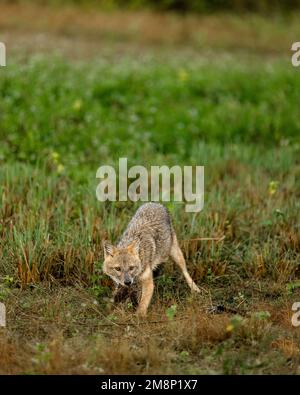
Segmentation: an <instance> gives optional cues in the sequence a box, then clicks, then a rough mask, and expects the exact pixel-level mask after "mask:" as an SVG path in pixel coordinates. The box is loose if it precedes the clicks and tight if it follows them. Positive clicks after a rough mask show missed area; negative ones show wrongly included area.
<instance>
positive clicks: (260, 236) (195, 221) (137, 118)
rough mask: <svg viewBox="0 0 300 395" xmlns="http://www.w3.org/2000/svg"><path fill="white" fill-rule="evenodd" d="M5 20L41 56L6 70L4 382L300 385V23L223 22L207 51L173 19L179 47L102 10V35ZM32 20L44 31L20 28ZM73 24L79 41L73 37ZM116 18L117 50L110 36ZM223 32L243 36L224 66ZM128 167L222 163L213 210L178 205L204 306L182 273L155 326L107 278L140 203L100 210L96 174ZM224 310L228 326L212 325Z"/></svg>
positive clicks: (0, 265)
mask: <svg viewBox="0 0 300 395" xmlns="http://www.w3.org/2000/svg"><path fill="white" fill-rule="evenodd" d="M6 7H7V9H6V18H4V17H2V18H3V19H1V17H0V33H1V35H2V36H3V37H7V40H8V42H11V43H13V41H14V38H15V39H17V38H19V37H21V36H22V37H23V40H24V41H22V45H21V46H20V47H18V45H16V42H15V43H14V45H12V47H13V54H12V57H11V58H10V59H9V63H8V66H7V67H6V68H5V69H0V114H1V115H0V139H1V145H0V163H1V167H0V188H1V205H0V211H1V215H0V301H1V302H3V303H5V305H6V308H7V327H6V328H0V373H22V374H33V373H46V374H53V373H57V374H60V373H67V374H72V373H80V374H91V373H92V374H101V373H106V374H110V373H111V374H117V373H134V374H139V373H155V374H158V373H187V374H191V373H194V374H203V373H208V374H215V373H220V374H266V373H268V374H271V373H272V374H273V373H286V374H299V373H300V348H299V342H300V329H299V328H295V327H293V326H292V324H291V316H292V313H293V312H292V304H293V303H294V302H297V301H300V281H299V274H300V267H299V264H300V224H299V209H300V203H299V202H300V200H299V198H300V178H299V171H300V160H299V158H300V138H299V137H300V119H299V99H300V74H299V70H297V69H295V68H293V67H292V66H291V63H290V54H289V49H290V44H291V42H290V41H289V40H290V39H292V38H293V37H294V39H293V40H292V42H293V41H297V37H296V36H294V35H293V34H294V32H297V29H298V28H297V26H298V25H297V26H296V24H295V23H292V22H291V21H290V23H289V22H288V21H284V20H281V19H280V18H278V19H275V20H272V21H263V20H262V19H261V18H260V17H257V18H255V17H253V16H251V17H249V19H248V20H246V22H242V21H241V20H239V18H238V17H234V18H233V17H232V18H230V17H228V16H225V17H224V16H213V17H211V18H212V19H209V18H208V17H206V18H207V19H206V21H204V24H203V26H202V27H201V28H199V29H200V30H199V31H198V33H199V34H200V36H201V34H202V33H203V31H204V30H205V29H207V31H206V32H207V36H205V34H204V37H206V41H205V42H204V41H199V42H200V43H202V44H201V45H200V44H199V42H198V41H197V40H196V39H195V37H196V36H193V35H191V34H187V33H186V32H187V31H189V30H185V33H186V35H185V36H184V37H185V39H184V40H186V41H184V40H183V42H181V41H180V39H179V37H182V35H181V34H180V33H178V32H179V31H181V29H182V21H181V20H180V18H178V17H176V18H175V17H174V16H168V15H164V16H161V18H173V19H172V21H173V25H172V26H173V33H174V37H175V38H176V37H178V39H176V40H174V42H172V43H171V44H170V42H166V41H165V40H164V39H159V37H164V35H165V31H163V32H161V36H159V35H158V36H157V39H156V41H155V40H154V41H153V36H151V34H150V38H149V35H148V36H147V34H146V33H145V32H147V31H148V30H147V29H146V27H145V26H148V25H147V23H148V24H149V26H151V23H153V21H154V20H155V16H153V15H146V16H145V15H144V14H134V15H135V18H137V20H140V19H138V18H141V19H142V20H143V21H148V22H145V23H146V25H145V24H142V26H143V30H142V32H141V35H138V36H139V38H137V39H136V38H135V34H132V36H130V35H128V34H125V33H126V32H125V33H124V29H125V30H126V28H125V27H124V29H123V30H122V27H120V25H118V23H117V22H116V21H117V20H118V18H117V16H116V14H113V15H110V16H109V15H106V14H105V16H103V14H101V13H99V14H97V13H96V14H95V16H94V22H93V23H94V25H93V23H91V24H90V25H89V26H88V27H87V25H86V23H87V22H86V19H85V18H86V15H82V14H79V13H77V11H76V9H70V10H67V11H65V14H64V13H60V14H55V11H54V10H52V11H51V12H53V13H54V14H53V18H54V20H56V21H57V23H56V24H55V23H54V25H52V26H51V27H50V24H49V25H47V22H46V21H43V20H42V19H41V18H40V19H39V18H37V16H38V15H39V13H41V9H40V8H32V7H30V8H28V9H27V8H26V7H25V8H24V6H22V8H20V13H17V12H16V8H14V7H12V8H10V7H9V6H6ZM28 10H29V11H28ZM26 12H27V15H31V14H32V13H34V12H35V14H34V15H35V16H36V18H34V20H37V21H38V22H32V26H30V23H29V22H26V18H25V19H22V20H23V24H22V25H19V24H17V22H16V21H17V20H18V18H21V17H22V15H23V16H24V15H26ZM70 14H71V15H73V16H76V18H77V19H76V18H75V19H74V20H75V23H77V25H76V26H77V29H76V33H74V32H72V29H71V27H70V26H69V28H68V29H69V30H68V29H67V31H66V30H63V31H62V30H61V26H63V22H62V21H64V20H66V19H64V18H68V16H69V15H70ZM55 15H56V16H55ZM55 17H56V18H57V19H55ZM110 18H111V21H112V22H111V23H112V26H115V25H114V23H115V24H116V25H118V26H119V29H120V31H119V33H118V35H117V36H114V37H113V38H112V37H111V35H109V34H108V33H107V34H106V35H104V36H103V30H101V28H100V33H99V31H98V30H97V26H98V25H97V23H98V22H97V21H99V20H101V21H104V20H105V21H106V23H107V25H105V26H111V25H110V24H109V20H110ZM127 18H128V20H129V21H130V20H131V19H130V18H132V15H131V14H130V13H128V14H127ZM143 18H144V19H143ZM188 18H191V20H190V22H191V23H194V25H193V26H198V24H197V17H194V16H189V17H188ZM204 19H205V18H204ZM41 20H42V22H41ZM170 20H171V19H170ZM293 20H294V19H293ZM76 21H77V22H76ZM192 21H193V22H192ZM212 21H215V22H214V23H212ZM185 23H186V22H185ZM17 25H18V29H16V26H17ZM29 26H30V28H29ZM53 26H54V27H53ZM66 26H67V25H66ZM93 26H94V27H93ZM101 26H102V29H103V25H101ZM126 26H127V25H126ZM138 26H139V25H138ZM187 26H189V24H187ZM212 26H218V28H220V31H221V27H222V28H223V29H224V31H227V32H230V33H229V34H227V35H226V34H225V35H224V36H222V39H221V41H220V42H218V43H217V40H216V39H215V36H214V35H212V41H211V47H212V48H213V49H214V50H213V51H210V50H209V47H210V37H211V36H210V34H209V32H210V31H213V30H214V29H213V28H212ZM257 26H258V27H259V28H257ZM93 28H94V29H95V33H91V32H93ZM256 28H257V30H255V29H256ZM51 29H52V30H51ZM87 29H88V32H87ZM149 29H150V27H149ZM165 29H167V28H165ZM201 29H202V30H201ZM241 29H242V31H243V32H244V34H243V35H241V39H242V44H241V45H242V48H239V43H238V40H237V39H236V33H240V32H241ZM253 29H254V30H255V31H256V34H257V36H256V37H255V39H253ZM154 30H155V29H154ZM106 31H110V30H109V28H108V27H107V30H106ZM130 31H131V30H130ZM136 31H137V32H140V31H139V27H137V30H136ZM149 31H152V30H151V29H150V30H149ZM191 31H194V30H192V29H191ZM45 32H46V33H45ZM81 32H82V34H81ZM101 32H102V33H101ZM176 32H177V33H176ZM201 32H202V33H201ZM25 33H26V34H25ZM39 34H40V35H44V36H43V39H42V43H43V45H42V48H40V47H38V49H34V45H32V43H33V42H35V43H36V42H37V41H35V40H37V36H38V35H39ZM97 34H99V36H97ZM1 35H0V40H1V37H2V36H1ZM69 36H70V37H71V38H73V40H74V43H75V44H76V45H74V43H73V44H72V45H73V46H75V47H77V50H78V52H76V53H75V56H74V52H72V51H73V50H71V46H72V45H71V41H67V42H66V41H65V39H66V37H69ZM78 37H80V38H78ZM91 37H94V40H95V46H94V45H93V44H91V40H92V39H91ZM96 37H98V38H99V42H101V44H100V47H98V41H97V39H96ZM124 37H125V38H126V39H124ZM197 37H198V36H197ZM272 37H280V40H278V41H277V43H278V47H277V48H274V41H276V40H272ZM53 40H56V42H57V43H58V45H59V48H57V47H56V48H55V49H54V50H53ZM298 41H299V40H298ZM153 42H155V43H154V44H153ZM185 42H186V45H185ZM197 43H198V44H197ZM255 43H258V44H257V45H256V44H255ZM285 43H287V47H286V50H285V49H284V48H285V47H284V46H285ZM77 44H78V45H77ZM202 45H203V46H202ZM58 49H59V50H60V51H57V50H58ZM101 49H102V50H103V52H100V53H101V54H103V56H95V53H96V52H97V51H98V50H99V51H100V50H101ZM215 50H218V56H217V55H216V53H215V52H214V51H215ZM47 52H48V54H47ZM122 156H125V157H128V162H129V165H134V164H141V165H144V166H146V167H149V166H150V165H162V164H166V165H169V166H171V165H174V164H179V165H182V166H183V165H204V166H205V205H204V210H203V211H202V212H201V213H198V214H190V213H186V212H185V211H184V203H183V204H179V203H172V202H171V203H168V204H167V206H168V208H169V210H170V212H171V214H172V217H173V221H174V227H175V229H176V231H177V234H178V238H179V239H180V244H181V246H182V249H183V251H184V254H185V257H186V260H187V264H188V268H189V271H190V273H191V275H192V277H193V279H194V280H195V281H196V283H197V284H198V285H199V286H200V287H201V294H200V295H197V296H191V295H190V293H189V290H188V289H187V286H186V284H185V282H184V281H183V279H182V277H181V274H180V273H179V272H178V271H177V269H176V268H175V266H174V265H173V264H172V263H171V262H169V263H167V264H166V265H165V266H164V267H161V268H160V269H159V271H158V272H157V274H156V278H155V294H154V299H153V301H152V304H151V306H150V310H149V315H148V317H147V318H146V319H139V318H138V317H136V316H135V315H134V311H133V308H132V305H131V304H130V303H128V302H127V301H125V302H124V303H123V304H120V305H117V306H114V305H113V304H112V302H111V295H112V283H111V280H109V278H107V277H106V276H104V275H103V274H102V273H101V266H102V261H103V256H102V247H101V240H103V239H106V238H109V239H111V240H112V241H116V240H117V239H118V237H119V236H120V235H121V233H122V231H123V230H124V228H125V227H126V224H127V223H128V221H129V219H130V217H131V215H132V214H133V213H134V211H135V210H136V208H137V207H138V206H139V204H133V203H131V202H116V203H105V204H103V203H100V202H98V201H97V200H96V196H95V189H96V186H97V180H96V178H95V176H96V171H97V168H98V167H99V166H100V165H103V164H114V165H117V161H118V158H119V157H122ZM223 235H225V239H224V240H222V241H220V242H215V241H197V240H194V239H197V238H199V237H221V236H223ZM216 305H222V306H225V308H226V311H225V312H222V313H220V314H212V313H210V312H209V309H210V308H211V307H212V306H216Z"/></svg>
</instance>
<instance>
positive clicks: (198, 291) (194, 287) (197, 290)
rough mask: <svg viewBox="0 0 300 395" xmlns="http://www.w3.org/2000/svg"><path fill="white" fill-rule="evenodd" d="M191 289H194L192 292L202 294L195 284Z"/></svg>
mask: <svg viewBox="0 0 300 395" xmlns="http://www.w3.org/2000/svg"><path fill="white" fill-rule="evenodd" d="M191 289H192V292H197V293H200V292H201V291H200V289H199V288H198V287H197V285H196V284H193V285H192V287H191Z"/></svg>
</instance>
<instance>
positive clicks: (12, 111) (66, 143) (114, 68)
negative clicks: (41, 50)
mask: <svg viewBox="0 0 300 395" xmlns="http://www.w3.org/2000/svg"><path fill="white" fill-rule="evenodd" d="M299 98H300V74H299V73H297V72H295V69H294V68H293V67H291V66H287V65H286V63H285V62H281V61H276V62H273V63H272V64H268V63H263V62H257V63H255V64H253V63H252V64H247V63H246V62H243V63H238V62H237V58H233V59H229V60H224V61H221V62H219V63H216V64H214V66H213V67H212V65H211V62H209V61H207V62H205V61H199V62H196V61H195V62H191V63H190V64H187V65H186V67H185V68H183V66H182V63H181V62H179V63H176V61H170V62H169V63H168V62H165V63H160V62H157V61H151V60H149V61H147V62H143V63H141V62H138V61H134V60H133V59H127V60H126V59H124V60H123V61H121V62H118V63H116V62H115V63H112V62H109V61H102V62H98V63H93V64H89V63H77V64H72V63H70V62H68V61H64V60H62V59H58V58H56V59H52V61H51V62H49V60H48V58H45V59H40V58H32V59H31V60H29V61H28V62H25V64H23V65H20V64H15V65H13V64H11V65H10V67H7V68H6V69H5V71H4V72H1V74H0V111H1V118H0V139H1V142H2V143H1V146H0V160H2V161H7V160H10V159H13V160H15V159H16V160H19V161H26V162H30V163H32V164H34V163H37V162H39V161H40V160H41V159H42V160H43V159H44V158H45V157H47V156H49V155H51V152H52V151H54V152H57V153H58V154H59V155H60V156H61V157H62V158H63V161H64V164H65V165H67V166H68V168H72V167H73V165H72V164H76V167H77V168H78V167H79V168H80V167H81V166H83V167H87V168H89V169H90V168H94V169H95V168H96V167H97V165H98V164H99V158H102V160H105V161H107V160H108V159H115V158H118V157H121V156H123V155H124V156H128V153H129V152H130V154H131V156H132V157H134V158H135V160H139V161H141V160H142V159H143V160H145V158H153V156H158V155H161V156H173V157H174V158H176V160H177V159H179V160H186V159H187V158H190V156H191V154H192V152H193V150H194V149H195V146H196V145H197V144H199V142H204V143H218V144H226V143H238V144H260V145H263V146H280V145H282V144H285V145H286V144H291V143H294V144H296V143H299V130H300V119H299ZM74 166H75V165H74Z"/></svg>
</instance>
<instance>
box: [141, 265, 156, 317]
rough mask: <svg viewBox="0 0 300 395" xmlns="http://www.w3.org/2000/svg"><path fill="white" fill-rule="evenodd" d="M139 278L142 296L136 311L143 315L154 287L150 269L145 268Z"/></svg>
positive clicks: (145, 312)
mask: <svg viewBox="0 0 300 395" xmlns="http://www.w3.org/2000/svg"><path fill="white" fill-rule="evenodd" d="M140 280H141V285H142V296H141V300H140V303H139V306H138V308H137V313H138V314H139V315H141V316H145V315H146V314H147V309H148V306H149V304H150V302H151V299H152V295H153V289H154V284H153V274H152V269H150V268H147V269H146V270H145V272H144V273H143V274H142V276H141V279H140Z"/></svg>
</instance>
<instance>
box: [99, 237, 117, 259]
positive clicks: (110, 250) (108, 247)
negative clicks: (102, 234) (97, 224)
mask: <svg viewBox="0 0 300 395" xmlns="http://www.w3.org/2000/svg"><path fill="white" fill-rule="evenodd" d="M102 245H103V251H104V259H106V258H108V257H109V256H113V255H114V253H115V247H114V246H113V245H112V244H111V243H110V242H109V241H107V240H104V241H103V242H102Z"/></svg>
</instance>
